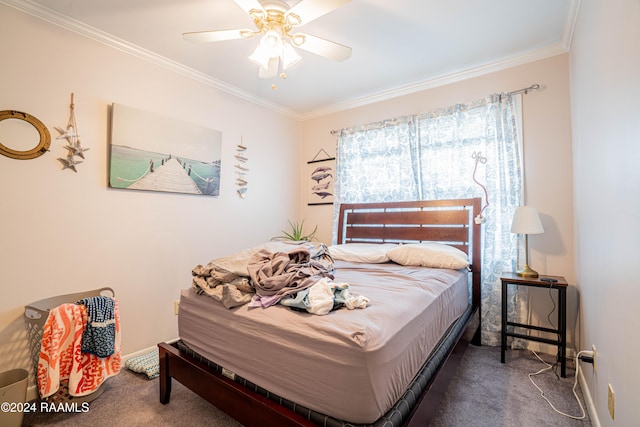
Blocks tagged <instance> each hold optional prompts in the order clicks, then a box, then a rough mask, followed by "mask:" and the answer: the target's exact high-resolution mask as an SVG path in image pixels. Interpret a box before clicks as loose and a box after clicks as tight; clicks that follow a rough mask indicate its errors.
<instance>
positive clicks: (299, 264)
mask: <svg viewBox="0 0 640 427" xmlns="http://www.w3.org/2000/svg"><path fill="white" fill-rule="evenodd" d="M323 246H324V245H323ZM324 248H326V246H325V247H324ZM324 248H321V250H319V251H318V253H317V256H316V257H315V258H313V259H312V258H311V253H310V252H309V250H308V249H307V248H305V247H296V248H294V249H292V250H290V251H289V252H270V251H269V250H268V249H262V250H260V251H258V252H256V253H255V254H254V255H253V256H252V257H251V259H250V260H249V264H248V266H247V269H248V270H249V277H251V283H252V284H253V286H254V288H255V290H256V294H255V295H254V296H253V298H252V301H251V303H250V306H251V307H258V306H261V307H263V308H267V307H270V306H272V305H274V304H277V303H278V302H280V300H281V299H282V298H283V297H286V296H289V295H294V294H296V293H298V291H301V290H303V289H307V288H309V287H311V286H312V285H313V284H314V283H316V282H317V281H318V280H320V279H321V278H323V277H328V278H331V279H333V275H332V274H331V273H332V272H333V259H332V258H331V255H329V251H328V250H326V251H325V250H324Z"/></svg>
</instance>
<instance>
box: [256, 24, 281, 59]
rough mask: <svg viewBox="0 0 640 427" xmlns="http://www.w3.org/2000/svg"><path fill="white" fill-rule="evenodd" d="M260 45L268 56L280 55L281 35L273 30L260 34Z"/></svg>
mask: <svg viewBox="0 0 640 427" xmlns="http://www.w3.org/2000/svg"><path fill="white" fill-rule="evenodd" d="M260 46H262V49H264V50H265V52H266V53H267V55H269V58H274V57H276V56H280V53H281V52H282V36H281V35H280V33H278V32H277V31H275V30H269V31H267V32H266V33H265V34H264V36H262V40H260Z"/></svg>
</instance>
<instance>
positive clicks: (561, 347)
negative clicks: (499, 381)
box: [500, 272, 568, 377]
mask: <svg viewBox="0 0 640 427" xmlns="http://www.w3.org/2000/svg"><path fill="white" fill-rule="evenodd" d="M544 278H552V279H556V280H557V282H553V283H550V282H545V281H543V280H541V279H544ZM500 281H501V282H502V333H501V341H502V351H501V353H500V362H502V363H504V353H505V351H506V350H507V337H516V338H522V339H525V340H528V341H537V342H542V343H546V344H552V345H556V346H558V361H559V362H560V374H561V375H562V377H566V376H567V360H566V356H567V286H568V284H567V281H566V280H565V278H564V277H562V276H547V275H542V276H540V277H536V278H531V277H521V276H518V275H517V274H516V273H512V272H504V273H502V276H500ZM508 285H514V286H532V287H535V288H547V289H549V288H551V289H555V290H557V291H558V329H552V328H542V327H540V326H533V325H525V324H522V323H516V322H509V321H508V319H507V302H508V298H507V288H508ZM508 326H513V327H519V328H524V329H533V330H536V331H543V332H550V333H553V334H556V335H557V337H558V339H555V340H554V339H548V338H542V337H532V336H529V335H524V334H518V333H516V332H514V331H515V328H511V331H509V330H507V327H508Z"/></svg>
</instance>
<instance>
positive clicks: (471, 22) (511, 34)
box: [0, 0, 579, 118]
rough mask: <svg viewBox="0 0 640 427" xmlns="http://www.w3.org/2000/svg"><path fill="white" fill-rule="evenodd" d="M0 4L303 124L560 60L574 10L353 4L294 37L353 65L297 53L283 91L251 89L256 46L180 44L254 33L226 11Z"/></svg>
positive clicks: (542, 5) (478, 2)
mask: <svg viewBox="0 0 640 427" xmlns="http://www.w3.org/2000/svg"><path fill="white" fill-rule="evenodd" d="M302 1H305V0H302ZM287 2H288V3H289V4H291V5H294V4H295V3H297V2H298V0H287ZM0 3H5V4H8V5H10V6H14V7H16V8H18V9H21V10H24V11H26V12H28V13H31V14H33V15H36V16H39V17H41V18H43V19H45V20H48V21H50V22H53V23H56V24H58V25H61V26H64V27H67V28H69V29H71V30H73V31H75V32H79V33H81V34H84V35H87V36H88V37H91V38H94V39H96V40H99V41H101V42H104V43H107V44H110V45H113V46H115V47H117V48H118V49H122V50H125V51H129V52H130V53H132V54H135V55H137V56H140V57H143V58H145V59H147V60H150V61H153V62H156V63H159V64H160V65H162V66H165V67H168V68H171V69H175V70H177V71H179V72H182V73H186V74H188V75H190V76H192V77H194V78H196V79H198V80H201V81H203V82H205V83H207V84H211V85H213V86H215V87H218V88H220V89H222V90H225V91H228V92H231V93H234V94H236V95H238V96H241V97H243V98H247V99H251V100H253V101H254V102H258V103H260V104H263V105H266V106H268V107H270V108H273V109H276V110H279V111H280V112H283V113H285V114H289V115H291V116H293V117H297V118H307V117H313V116H317V115H320V114H323V113H325V112H330V111H337V110H340V109H342V108H347V107H349V106H354V105H362V104H365V103H368V102H371V101H375V100H380V99H384V98H388V97H392V96H395V95H398V94H402V93H408V92H412V91H416V90H421V89H425V88H428V87H433V86H435V85H438V84H442V83H446V82H449V81H453V80H456V79H461V78H463V77H465V78H468V77H469V76H472V75H478V74H482V73H485V72H488V71H494V70H496V69H501V68H506V67H508V66H512V65H516V64H519V63H524V62H528V61H531V60H535V59H539V58H544V57H548V56H552V55H556V54H558V53H562V52H566V51H567V50H568V47H569V44H570V39H571V33H572V31H573V22H574V20H575V15H576V13H577V9H578V4H579V0H393V1H390V0H352V1H351V2H349V3H347V4H346V5H344V6H342V7H340V8H338V9H336V10H334V11H332V12H330V13H328V14H326V15H324V16H322V17H320V18H318V19H316V20H314V21H312V22H310V23H308V24H306V25H303V26H302V27H300V28H301V31H304V32H305V33H309V34H312V35H315V36H318V37H322V38H326V39H329V40H332V41H335V42H338V43H340V44H344V45H347V46H350V47H351V48H353V52H352V55H351V57H350V58H349V59H347V60H346V61H344V62H332V61H330V60H328V59H325V58H322V57H319V56H316V55H314V54H311V53H308V52H305V51H303V50H299V49H298V53H299V54H300V56H302V60H301V61H300V62H299V63H298V64H296V65H294V66H293V67H292V68H290V69H289V70H287V78H286V79H284V80H283V79H281V78H279V77H277V78H274V79H260V78H258V70H257V66H256V65H254V64H253V63H252V62H250V61H249V59H248V58H247V57H248V56H249V55H250V54H251V52H252V51H253V49H254V48H255V45H256V44H257V42H258V39H257V38H253V39H249V40H244V39H241V40H229V41H223V42H216V43H208V44H194V43H189V42H186V41H184V40H183V39H182V37H181V34H182V33H183V32H187V31H204V30H214V29H235V28H251V29H253V28H254V26H253V23H252V21H251V19H250V17H249V16H248V15H247V14H246V13H245V12H244V11H243V10H242V9H241V8H240V7H239V6H238V5H237V4H236V3H235V1H234V0H77V1H76V0H0ZM273 84H276V85H277V89H275V90H273V89H272V85H273Z"/></svg>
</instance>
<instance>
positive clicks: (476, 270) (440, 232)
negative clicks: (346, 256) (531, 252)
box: [337, 198, 481, 307]
mask: <svg viewBox="0 0 640 427" xmlns="http://www.w3.org/2000/svg"><path fill="white" fill-rule="evenodd" d="M480 206H481V199H480V198H473V199H451V200H419V201H412V202H385V203H354V204H342V205H340V216H339V218H338V239H337V243H341V244H344V243H417V242H427V241H428V242H440V243H446V244H448V245H451V246H454V247H457V248H458V249H461V250H462V251H464V252H465V253H467V255H469V259H470V260H471V271H472V283H473V291H472V292H473V305H474V307H478V306H479V304H480V277H481V250H480V239H481V224H476V223H475V220H474V219H475V217H476V216H477V215H479V214H480Z"/></svg>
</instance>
